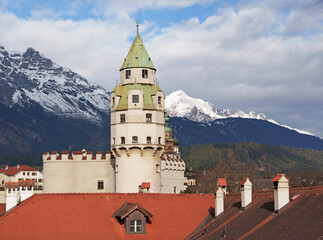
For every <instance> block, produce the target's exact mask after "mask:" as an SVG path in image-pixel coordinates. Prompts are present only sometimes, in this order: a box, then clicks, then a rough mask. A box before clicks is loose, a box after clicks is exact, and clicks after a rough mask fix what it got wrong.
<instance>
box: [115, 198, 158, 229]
mask: <svg viewBox="0 0 323 240" xmlns="http://www.w3.org/2000/svg"><path fill="white" fill-rule="evenodd" d="M112 217H113V218H116V219H117V220H118V221H119V223H120V224H124V226H125V231H126V233H127V234H146V224H147V223H151V220H150V218H152V217H153V215H152V214H151V213H150V212H149V211H147V210H146V209H145V208H143V207H142V206H141V205H140V204H138V203H128V202H126V203H125V204H123V205H122V207H121V208H120V209H119V210H118V211H117V212H116V213H115V214H113V215H112Z"/></svg>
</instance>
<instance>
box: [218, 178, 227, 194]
mask: <svg viewBox="0 0 323 240" xmlns="http://www.w3.org/2000/svg"><path fill="white" fill-rule="evenodd" d="M217 187H221V188H222V190H223V192H224V194H227V181H226V180H225V178H218V182H217Z"/></svg>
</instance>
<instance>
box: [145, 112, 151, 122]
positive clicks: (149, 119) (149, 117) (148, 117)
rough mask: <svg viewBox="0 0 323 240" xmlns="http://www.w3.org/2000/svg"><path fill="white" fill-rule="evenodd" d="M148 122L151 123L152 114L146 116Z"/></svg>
mask: <svg viewBox="0 0 323 240" xmlns="http://www.w3.org/2000/svg"><path fill="white" fill-rule="evenodd" d="M146 122H151V113H147V114H146Z"/></svg>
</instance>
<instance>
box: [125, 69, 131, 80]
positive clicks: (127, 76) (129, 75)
mask: <svg viewBox="0 0 323 240" xmlns="http://www.w3.org/2000/svg"><path fill="white" fill-rule="evenodd" d="M130 78H131V70H126V79H130Z"/></svg>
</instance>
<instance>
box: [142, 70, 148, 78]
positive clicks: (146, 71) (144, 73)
mask: <svg viewBox="0 0 323 240" xmlns="http://www.w3.org/2000/svg"><path fill="white" fill-rule="evenodd" d="M142 78H148V70H147V69H143V70H142Z"/></svg>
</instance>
